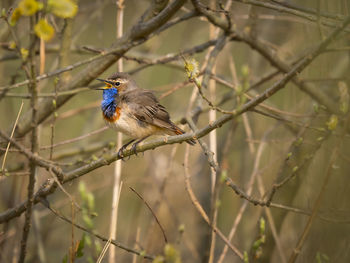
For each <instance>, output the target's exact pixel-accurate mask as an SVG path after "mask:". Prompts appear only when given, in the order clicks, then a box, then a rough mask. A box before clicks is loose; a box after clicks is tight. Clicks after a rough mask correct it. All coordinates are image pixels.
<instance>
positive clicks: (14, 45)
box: [9, 40, 16, 49]
mask: <svg viewBox="0 0 350 263" xmlns="http://www.w3.org/2000/svg"><path fill="white" fill-rule="evenodd" d="M9 48H10V49H15V48H16V42H15V41H13V40H11V41H10V43H9Z"/></svg>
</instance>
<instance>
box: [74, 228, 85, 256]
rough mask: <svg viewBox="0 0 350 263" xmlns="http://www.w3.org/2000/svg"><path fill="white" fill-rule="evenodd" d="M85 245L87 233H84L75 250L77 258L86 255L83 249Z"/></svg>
mask: <svg viewBox="0 0 350 263" xmlns="http://www.w3.org/2000/svg"><path fill="white" fill-rule="evenodd" d="M84 247H85V233H84V234H83V237H82V238H81V240H80V241H79V245H78V248H77V251H76V252H75V256H76V257H77V258H81V257H82V256H84V251H83V249H84Z"/></svg>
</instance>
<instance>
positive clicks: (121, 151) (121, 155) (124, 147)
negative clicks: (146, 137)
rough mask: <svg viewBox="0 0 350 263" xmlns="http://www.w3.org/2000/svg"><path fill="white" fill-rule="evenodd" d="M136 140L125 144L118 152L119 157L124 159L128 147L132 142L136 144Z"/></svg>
mask: <svg viewBox="0 0 350 263" xmlns="http://www.w3.org/2000/svg"><path fill="white" fill-rule="evenodd" d="M134 141H135V139H133V140H131V141H130V142H127V143H126V144H124V145H123V146H122V147H120V149H119V151H118V157H119V158H121V159H123V157H124V156H123V151H124V150H125V149H126V147H128V145H129V144H131V143H132V142H134Z"/></svg>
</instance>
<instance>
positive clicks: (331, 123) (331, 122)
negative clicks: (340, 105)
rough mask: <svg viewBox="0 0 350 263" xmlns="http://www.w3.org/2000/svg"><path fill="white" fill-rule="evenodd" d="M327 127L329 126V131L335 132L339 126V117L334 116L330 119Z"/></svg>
mask: <svg viewBox="0 0 350 263" xmlns="http://www.w3.org/2000/svg"><path fill="white" fill-rule="evenodd" d="M326 125H327V128H328V130H330V131H334V130H335V129H336V128H337V125H338V116H337V115H334V114H332V116H331V117H330V118H329V120H328V122H326Z"/></svg>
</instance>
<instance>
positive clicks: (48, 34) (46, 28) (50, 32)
mask: <svg viewBox="0 0 350 263" xmlns="http://www.w3.org/2000/svg"><path fill="white" fill-rule="evenodd" d="M34 31H35V34H36V35H37V36H38V37H39V38H41V39H43V40H45V41H49V40H50V39H51V38H52V37H53V36H54V34H55V30H54V29H53V27H52V26H51V25H50V24H49V23H48V22H47V21H46V20H45V19H40V20H39V22H38V23H37V24H36V25H35V26H34Z"/></svg>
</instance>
